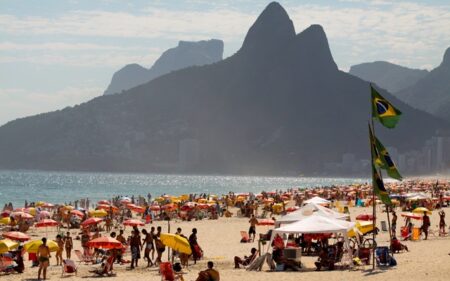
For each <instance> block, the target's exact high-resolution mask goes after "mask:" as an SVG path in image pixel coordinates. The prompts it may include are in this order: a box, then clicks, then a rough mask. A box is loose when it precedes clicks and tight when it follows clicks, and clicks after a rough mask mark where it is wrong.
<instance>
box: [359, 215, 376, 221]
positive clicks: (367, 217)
mask: <svg viewBox="0 0 450 281" xmlns="http://www.w3.org/2000/svg"><path fill="white" fill-rule="evenodd" d="M373 219H374V216H373V215H371V214H360V215H358V216H357V217H356V220H357V221H373Z"/></svg>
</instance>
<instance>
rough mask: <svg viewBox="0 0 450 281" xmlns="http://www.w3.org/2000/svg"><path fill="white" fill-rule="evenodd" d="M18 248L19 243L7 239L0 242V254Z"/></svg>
mask: <svg viewBox="0 0 450 281" xmlns="http://www.w3.org/2000/svg"><path fill="white" fill-rule="evenodd" d="M18 246H19V243H17V242H15V241H12V240H9V239H3V240H0V254H3V253H6V252H8V251H11V250H13V249H15V248H17V247H18Z"/></svg>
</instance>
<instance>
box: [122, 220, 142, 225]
mask: <svg viewBox="0 0 450 281" xmlns="http://www.w3.org/2000/svg"><path fill="white" fill-rule="evenodd" d="M123 225H125V226H144V225H145V224H144V223H143V222H141V221H140V220H135V219H129V220H126V221H124V222H123Z"/></svg>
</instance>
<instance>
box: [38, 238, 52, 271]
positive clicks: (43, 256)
mask: <svg viewBox="0 0 450 281" xmlns="http://www.w3.org/2000/svg"><path fill="white" fill-rule="evenodd" d="M37 258H38V261H39V270H38V280H41V272H42V273H43V276H44V280H45V279H47V267H48V265H49V261H50V249H49V248H48V246H47V238H45V237H44V238H42V245H40V246H39V248H38V252H37Z"/></svg>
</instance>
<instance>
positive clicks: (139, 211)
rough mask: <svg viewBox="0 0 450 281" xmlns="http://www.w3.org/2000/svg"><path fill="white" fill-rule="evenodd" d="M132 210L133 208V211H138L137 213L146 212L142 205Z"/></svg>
mask: <svg viewBox="0 0 450 281" xmlns="http://www.w3.org/2000/svg"><path fill="white" fill-rule="evenodd" d="M130 210H132V211H133V212H136V213H140V214H143V213H144V212H145V208H144V207H140V206H135V207H133V208H130Z"/></svg>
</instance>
